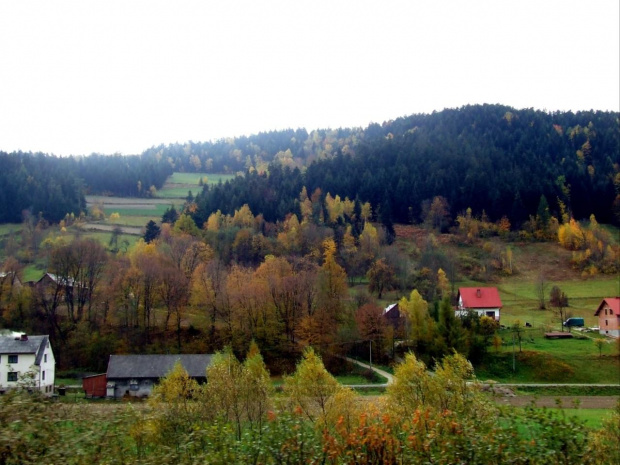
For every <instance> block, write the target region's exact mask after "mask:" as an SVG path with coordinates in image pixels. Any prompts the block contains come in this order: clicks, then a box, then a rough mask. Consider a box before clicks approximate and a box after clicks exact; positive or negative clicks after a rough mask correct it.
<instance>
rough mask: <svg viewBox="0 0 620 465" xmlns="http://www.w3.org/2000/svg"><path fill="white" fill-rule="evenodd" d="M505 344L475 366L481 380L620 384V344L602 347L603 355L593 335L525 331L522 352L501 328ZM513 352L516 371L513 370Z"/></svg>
mask: <svg viewBox="0 0 620 465" xmlns="http://www.w3.org/2000/svg"><path fill="white" fill-rule="evenodd" d="M500 336H501V337H502V339H503V340H504V345H503V346H502V347H501V348H500V350H499V352H495V349H493V348H491V349H489V354H488V357H487V360H486V361H485V362H484V363H482V364H480V365H479V366H477V367H476V376H477V377H478V379H480V380H488V379H492V380H495V381H498V382H504V383H603V384H606V383H609V384H617V383H620V358H619V357H618V345H617V344H616V343H613V342H612V343H608V344H605V345H604V346H603V350H602V353H601V356H599V351H598V348H597V347H596V345H595V344H594V341H593V339H592V338H596V337H598V336H597V335H592V336H591V335H588V337H587V338H583V339H546V338H545V337H544V336H543V332H542V331H541V330H535V329H534V330H527V331H525V332H524V334H523V339H522V343H521V349H522V351H521V352H519V345H518V342H516V343H515V345H514V349H513V344H512V333H511V332H510V331H509V330H502V331H500ZM513 353H514V360H515V367H516V371H513Z"/></svg>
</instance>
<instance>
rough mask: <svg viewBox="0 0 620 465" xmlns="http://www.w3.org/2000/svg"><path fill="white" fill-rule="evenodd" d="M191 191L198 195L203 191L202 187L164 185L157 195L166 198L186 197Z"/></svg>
mask: <svg viewBox="0 0 620 465" xmlns="http://www.w3.org/2000/svg"><path fill="white" fill-rule="evenodd" d="M190 191H191V192H192V195H193V196H194V197H196V195H197V194H198V193H199V192H201V191H202V187H200V186H195V187H164V188H162V189H160V190H159V191H157V197H160V198H164V199H186V198H187V196H188V194H189V192H190Z"/></svg>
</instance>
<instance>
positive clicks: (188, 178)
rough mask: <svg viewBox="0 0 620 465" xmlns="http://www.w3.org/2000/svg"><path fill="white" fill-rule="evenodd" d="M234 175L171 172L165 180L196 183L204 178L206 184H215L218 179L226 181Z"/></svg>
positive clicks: (173, 182)
mask: <svg viewBox="0 0 620 465" xmlns="http://www.w3.org/2000/svg"><path fill="white" fill-rule="evenodd" d="M235 177H236V175H234V174H215V173H179V172H175V173H172V176H170V177H169V178H168V179H167V180H166V182H168V183H171V184H196V186H198V184H199V183H200V178H206V179H207V183H208V184H217V183H219V182H220V181H222V182H226V181H229V180H231V179H234V178H235Z"/></svg>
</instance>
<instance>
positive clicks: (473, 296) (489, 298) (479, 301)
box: [459, 287, 502, 308]
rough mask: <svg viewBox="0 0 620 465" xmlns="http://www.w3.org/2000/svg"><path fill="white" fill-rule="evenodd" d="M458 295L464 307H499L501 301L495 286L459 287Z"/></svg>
mask: <svg viewBox="0 0 620 465" xmlns="http://www.w3.org/2000/svg"><path fill="white" fill-rule="evenodd" d="M459 296H460V297H461V299H462V300H463V307H464V308H501V307H502V301H501V299H500V298H499V292H497V288H496V287H461V288H459Z"/></svg>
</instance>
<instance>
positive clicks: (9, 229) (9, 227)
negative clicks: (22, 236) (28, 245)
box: [0, 223, 22, 236]
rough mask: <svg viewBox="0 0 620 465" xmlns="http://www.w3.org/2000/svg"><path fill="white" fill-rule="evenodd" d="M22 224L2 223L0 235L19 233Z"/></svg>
mask: <svg viewBox="0 0 620 465" xmlns="http://www.w3.org/2000/svg"><path fill="white" fill-rule="evenodd" d="M21 230H22V225H21V223H4V224H0V236H8V235H9V234H11V233H13V234H19V233H21Z"/></svg>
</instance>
